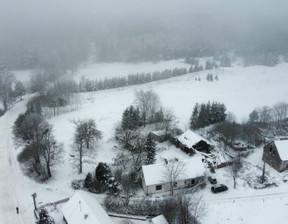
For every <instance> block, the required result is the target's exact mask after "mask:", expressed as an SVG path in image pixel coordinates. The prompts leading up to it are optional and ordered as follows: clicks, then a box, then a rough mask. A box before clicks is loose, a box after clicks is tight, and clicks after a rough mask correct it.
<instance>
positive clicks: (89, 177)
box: [84, 173, 93, 189]
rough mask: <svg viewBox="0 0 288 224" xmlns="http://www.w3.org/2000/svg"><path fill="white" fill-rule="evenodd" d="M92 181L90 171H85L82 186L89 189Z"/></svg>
mask: <svg viewBox="0 0 288 224" xmlns="http://www.w3.org/2000/svg"><path fill="white" fill-rule="evenodd" d="M92 183H93V176H92V173H87V175H86V178H85V181H84V187H86V188H88V189H89V188H90V187H91V185H92Z"/></svg>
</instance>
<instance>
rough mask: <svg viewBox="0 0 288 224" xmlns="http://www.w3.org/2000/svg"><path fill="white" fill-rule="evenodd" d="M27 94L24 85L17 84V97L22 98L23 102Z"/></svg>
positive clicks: (15, 91) (15, 92)
mask: <svg viewBox="0 0 288 224" xmlns="http://www.w3.org/2000/svg"><path fill="white" fill-rule="evenodd" d="M25 93H26V89H25V87H24V85H23V83H22V82H20V81H17V82H16V83H15V90H14V94H15V97H20V99H21V100H22V96H23V95H25Z"/></svg>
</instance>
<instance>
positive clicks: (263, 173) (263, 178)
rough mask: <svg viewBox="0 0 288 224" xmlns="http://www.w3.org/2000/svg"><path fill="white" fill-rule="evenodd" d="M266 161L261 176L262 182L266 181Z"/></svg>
mask: <svg viewBox="0 0 288 224" xmlns="http://www.w3.org/2000/svg"><path fill="white" fill-rule="evenodd" d="M265 164H266V163H265V162H264V164H263V169H262V178H261V181H262V184H263V183H264V181H265Z"/></svg>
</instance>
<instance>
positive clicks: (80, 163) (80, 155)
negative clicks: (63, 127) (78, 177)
mask: <svg viewBox="0 0 288 224" xmlns="http://www.w3.org/2000/svg"><path fill="white" fill-rule="evenodd" d="M79 173H82V143H81V144H80V147H79Z"/></svg>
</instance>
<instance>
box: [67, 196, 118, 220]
mask: <svg viewBox="0 0 288 224" xmlns="http://www.w3.org/2000/svg"><path fill="white" fill-rule="evenodd" d="M61 211H62V214H63V220H64V222H65V223H66V224H103V223H105V224H113V222H112V220H111V219H110V217H109V216H108V214H107V213H106V211H105V210H104V209H103V208H102V207H101V205H100V204H99V203H98V201H97V200H96V199H95V198H93V197H92V196H90V195H89V194H88V193H86V192H82V191H78V192H77V193H76V194H75V195H74V196H73V197H72V198H70V200H69V201H68V202H67V203H66V204H65V205H64V206H63V207H62V208H61Z"/></svg>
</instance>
